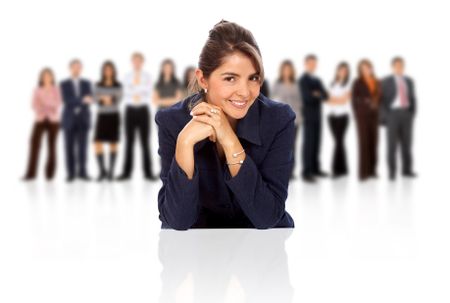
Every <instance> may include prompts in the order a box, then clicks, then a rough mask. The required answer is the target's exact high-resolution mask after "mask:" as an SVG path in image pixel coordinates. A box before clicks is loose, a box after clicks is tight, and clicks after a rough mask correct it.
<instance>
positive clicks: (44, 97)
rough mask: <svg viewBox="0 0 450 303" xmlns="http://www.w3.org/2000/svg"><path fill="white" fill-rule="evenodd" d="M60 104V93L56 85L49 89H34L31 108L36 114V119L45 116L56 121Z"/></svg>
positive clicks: (43, 118)
mask: <svg viewBox="0 0 450 303" xmlns="http://www.w3.org/2000/svg"><path fill="white" fill-rule="evenodd" d="M61 105H62V102H61V95H60V93H59V90H58V87H57V86H53V87H51V88H50V89H46V88H43V87H37V88H36V89H35V90H34V94H33V110H34V112H35V114H36V121H38V122H41V121H44V120H45V119H46V118H47V119H49V120H50V121H51V122H58V121H59V110H60V108H61Z"/></svg>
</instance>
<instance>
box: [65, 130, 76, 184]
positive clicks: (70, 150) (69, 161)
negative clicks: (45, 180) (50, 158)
mask: <svg viewBox="0 0 450 303" xmlns="http://www.w3.org/2000/svg"><path fill="white" fill-rule="evenodd" d="M75 136H76V130H75V129H74V128H73V126H71V127H65V128H64V148H65V154H66V169H67V180H68V181H71V180H72V179H73V178H75Z"/></svg>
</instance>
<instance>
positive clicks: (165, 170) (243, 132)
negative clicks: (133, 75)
mask: <svg viewBox="0 0 450 303" xmlns="http://www.w3.org/2000/svg"><path fill="white" fill-rule="evenodd" d="M200 97H201V95H199V94H198V93H197V94H194V95H192V96H189V97H187V98H186V99H184V100H183V101H181V102H179V103H177V104H175V105H173V106H171V107H169V108H166V109H162V110H160V111H159V112H158V113H157V114H156V116H155V121H156V123H157V124H158V126H159V128H158V134H159V150H158V153H159V155H160V156H161V175H160V177H161V180H162V182H163V185H162V188H161V189H160V191H159V194H158V208H159V213H160V215H159V218H160V220H161V221H162V228H174V229H181V230H183V229H188V228H191V227H197V228H226V227H234V228H259V229H264V228H271V227H294V221H293V219H292V218H291V216H290V215H289V214H288V213H287V212H286V211H285V201H286V198H287V195H288V184H289V176H290V174H291V170H292V166H293V163H294V154H293V152H292V144H293V142H294V136H295V125H294V120H295V113H294V112H293V111H292V109H291V108H290V106H289V105H287V104H284V103H281V102H276V101H273V100H270V99H269V98H267V97H266V96H264V95H263V94H261V93H260V94H259V96H258V97H257V99H256V100H255V102H254V103H253V104H252V105H251V107H250V108H249V110H248V112H247V114H246V115H245V117H244V118H242V119H241V120H239V122H238V124H237V129H236V135H237V137H238V138H239V140H240V142H241V144H242V146H243V147H244V149H245V153H246V158H245V160H244V163H243V164H242V165H241V168H240V170H239V173H238V174H237V175H236V176H234V177H231V175H230V172H229V169H228V166H227V165H226V163H223V164H222V163H221V161H220V159H219V157H218V155H217V151H216V145H215V143H213V142H211V141H210V140H209V139H208V138H206V139H204V140H202V141H200V142H198V143H197V144H196V145H195V146H194V159H195V165H194V175H193V178H192V179H188V177H187V175H186V173H185V172H184V171H183V170H182V169H181V167H180V166H179V165H178V163H177V161H176V160H175V147H176V142H177V137H178V134H179V133H180V131H181V130H182V129H183V128H184V126H185V125H186V124H187V123H188V122H189V121H190V120H191V118H192V117H191V116H190V115H189V112H190V110H189V104H190V103H191V102H195V101H197V100H199V98H200Z"/></svg>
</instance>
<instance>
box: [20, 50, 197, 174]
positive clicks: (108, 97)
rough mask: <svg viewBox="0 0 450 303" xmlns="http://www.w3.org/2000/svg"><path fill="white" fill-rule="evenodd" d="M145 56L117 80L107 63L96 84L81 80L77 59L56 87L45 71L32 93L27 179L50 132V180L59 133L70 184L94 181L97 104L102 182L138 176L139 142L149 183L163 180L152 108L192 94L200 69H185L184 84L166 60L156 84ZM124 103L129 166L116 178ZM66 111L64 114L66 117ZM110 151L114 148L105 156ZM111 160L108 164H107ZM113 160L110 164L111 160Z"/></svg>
mask: <svg viewBox="0 0 450 303" xmlns="http://www.w3.org/2000/svg"><path fill="white" fill-rule="evenodd" d="M144 61H145V59H144V56H143V54H142V53H134V54H132V56H131V62H132V71H131V72H129V73H128V74H126V75H125V77H124V78H123V80H122V81H119V80H118V75H117V70H116V66H115V64H114V63H113V62H112V61H106V62H104V63H103V64H102V66H101V72H100V79H99V80H98V82H96V83H95V84H94V85H92V84H91V82H90V81H88V80H86V79H84V78H82V77H81V72H82V67H83V66H82V62H81V61H80V60H79V59H74V60H72V61H71V62H70V63H69V70H70V77H69V78H68V79H67V80H64V81H62V82H61V83H60V84H59V85H57V84H56V80H55V76H54V73H53V71H52V70H51V69H50V68H44V69H43V70H42V71H41V73H40V75H39V80H38V85H37V87H36V89H35V91H34V94H33V101H32V106H33V110H34V112H35V123H34V125H33V129H32V134H31V140H30V153H29V161H28V166H27V171H26V174H25V176H24V180H33V179H34V178H35V177H36V174H37V166H38V159H39V151H40V145H41V141H42V136H43V135H44V134H45V133H47V138H48V159H47V164H46V168H45V176H46V178H47V179H48V180H51V179H53V177H54V175H55V170H56V140H57V134H58V130H59V129H60V128H61V129H62V131H63V134H64V150H65V162H66V163H65V164H66V170H67V181H68V182H72V181H73V180H75V179H81V180H84V181H89V180H91V177H90V176H89V174H88V172H87V151H88V145H89V144H88V140H89V139H88V138H89V131H90V129H91V111H90V106H91V105H92V104H96V105H97V117H96V119H95V121H96V123H95V129H94V135H93V141H94V142H93V144H94V147H95V155H96V158H97V162H98V167H99V176H98V178H97V179H98V180H99V181H102V180H113V179H116V180H121V181H124V180H128V179H130V178H131V175H132V172H133V162H134V161H133V154H134V150H133V149H134V145H135V144H134V143H135V140H136V139H137V140H138V141H139V142H140V146H141V150H142V152H141V154H142V163H143V172H144V177H145V179H147V180H150V181H154V180H157V179H158V178H157V177H156V176H155V174H154V172H153V165H152V160H151V150H150V126H151V123H150V121H151V120H150V119H151V112H150V103H151V102H153V104H154V105H155V106H156V108H157V109H158V110H160V109H162V108H164V107H168V106H171V105H172V104H175V103H176V102H178V101H179V100H181V99H183V97H184V96H186V95H187V83H188V82H189V81H190V79H191V77H192V76H193V75H194V71H195V69H194V68H193V67H189V68H188V69H186V73H185V77H184V78H185V79H183V82H181V81H179V80H178V78H177V77H176V76H175V64H174V62H173V61H172V60H171V59H166V60H164V61H163V62H162V64H161V72H160V75H159V78H158V80H157V81H156V83H155V84H153V81H152V79H151V77H150V75H149V73H147V72H146V71H144V69H143V66H144ZM120 103H123V104H124V107H125V109H124V115H123V116H124V123H123V124H124V132H123V133H124V135H125V146H124V163H123V169H122V173H121V174H120V175H119V176H117V177H116V176H115V174H114V167H115V162H116V158H117V152H118V143H119V141H120V133H121V131H120V127H121V124H122V119H121V116H122V115H121V114H120V111H121V110H120V109H121V104H120ZM61 107H63V109H62V114H60V112H61ZM105 147H109V153H108V155H106V152H105ZM106 158H108V159H106ZM107 160H108V161H107Z"/></svg>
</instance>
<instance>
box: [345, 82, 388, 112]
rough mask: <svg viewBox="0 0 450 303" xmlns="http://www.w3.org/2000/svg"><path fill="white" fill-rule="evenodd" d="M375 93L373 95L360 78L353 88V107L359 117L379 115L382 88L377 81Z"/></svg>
mask: <svg viewBox="0 0 450 303" xmlns="http://www.w3.org/2000/svg"><path fill="white" fill-rule="evenodd" d="M376 87H377V88H376V90H375V93H374V94H372V93H371V92H370V90H369V87H368V86H367V84H366V82H365V81H364V80H363V79H361V78H358V79H356V80H355V81H354V82H353V86H352V107H353V109H354V111H355V114H356V115H357V116H359V117H361V116H365V115H370V114H374V113H378V111H379V107H380V97H381V87H380V84H379V83H378V81H377V84H376Z"/></svg>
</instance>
